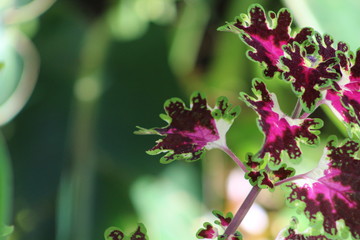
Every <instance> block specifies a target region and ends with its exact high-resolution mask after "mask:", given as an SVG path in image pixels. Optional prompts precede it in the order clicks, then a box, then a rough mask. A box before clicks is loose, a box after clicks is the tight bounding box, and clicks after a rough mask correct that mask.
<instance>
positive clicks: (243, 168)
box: [221, 147, 248, 172]
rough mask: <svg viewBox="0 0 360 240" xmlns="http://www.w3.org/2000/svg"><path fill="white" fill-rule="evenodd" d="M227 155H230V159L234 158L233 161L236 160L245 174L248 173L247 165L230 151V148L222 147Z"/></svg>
mask: <svg viewBox="0 0 360 240" xmlns="http://www.w3.org/2000/svg"><path fill="white" fill-rule="evenodd" d="M221 149H222V150H223V151H224V152H225V153H226V154H227V155H229V157H231V158H232V160H234V162H235V163H236V164H237V165H238V166H239V167H240V168H241V169H242V170H243V171H244V172H248V170H247V169H246V167H245V165H244V164H243V163H242V162H241V160H240V159H239V158H238V157H237V156H236V155H235V154H234V153H233V152H232V151H231V150H230V148H228V147H222V148H221Z"/></svg>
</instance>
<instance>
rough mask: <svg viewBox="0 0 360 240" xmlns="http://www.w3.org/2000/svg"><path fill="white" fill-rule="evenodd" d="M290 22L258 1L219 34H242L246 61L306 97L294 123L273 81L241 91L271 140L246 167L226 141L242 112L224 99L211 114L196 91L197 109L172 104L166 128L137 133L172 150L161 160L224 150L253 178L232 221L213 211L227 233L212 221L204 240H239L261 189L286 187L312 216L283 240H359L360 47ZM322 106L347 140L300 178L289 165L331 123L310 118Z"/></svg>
mask: <svg viewBox="0 0 360 240" xmlns="http://www.w3.org/2000/svg"><path fill="white" fill-rule="evenodd" d="M291 23H292V16H291V14H290V12H289V11H288V10H287V9H281V10H280V11H279V12H278V13H277V14H276V13H274V12H269V13H268V14H266V13H265V11H264V9H263V7H262V6H260V5H257V4H255V5H252V6H251V7H250V8H249V11H248V14H241V15H240V16H239V17H237V18H236V19H235V21H233V22H230V23H227V24H226V25H225V26H223V27H220V28H219V30H220V31H226V32H232V33H235V34H238V35H239V36H240V39H241V40H242V41H243V42H244V43H245V44H247V45H248V46H250V47H251V50H250V51H248V57H249V58H250V59H251V60H253V61H255V62H258V63H260V66H261V67H262V68H263V73H264V75H265V77H266V79H267V80H268V81H270V80H271V81H277V79H279V78H280V79H281V80H279V81H284V82H286V83H288V85H289V87H290V88H291V89H292V90H293V92H294V95H295V96H296V97H297V98H298V102H297V104H296V106H295V107H294V111H293V113H292V114H291V116H288V115H286V114H285V113H284V112H282V111H281V110H280V107H279V104H278V102H277V98H276V94H275V93H271V92H269V90H268V89H267V86H266V83H265V81H262V80H260V79H255V80H253V88H252V90H253V93H254V95H255V97H252V96H250V95H249V94H247V93H245V92H241V93H240V100H242V101H243V102H245V103H246V105H248V106H249V107H250V108H252V109H253V110H254V111H255V112H256V113H257V114H258V116H259V119H258V125H259V128H260V129H261V131H262V132H263V134H264V142H263V144H262V147H261V148H260V149H259V151H258V152H257V153H255V154H248V155H247V156H246V160H245V161H241V160H239V159H238V158H237V157H236V156H235V154H233V153H232V152H231V150H230V149H229V148H228V146H227V144H226V139H225V135H226V133H227V131H228V130H229V128H230V126H231V124H232V123H233V121H234V119H235V118H236V117H237V116H238V115H239V108H238V107H235V108H232V107H231V105H230V104H228V101H227V99H226V98H224V97H221V98H219V99H218V101H217V104H216V106H215V107H214V108H212V107H210V106H208V104H207V100H206V98H205V96H204V95H203V94H201V93H198V92H196V93H194V94H193V96H192V97H191V106H190V108H186V107H185V105H184V103H183V102H182V101H181V100H180V99H177V98H173V99H170V100H168V101H167V102H166V103H165V106H164V108H165V112H166V114H163V115H161V118H162V119H163V120H165V121H166V122H167V123H168V126H166V127H163V128H152V129H144V128H139V130H138V131H137V132H136V133H138V134H157V135H160V136H162V137H163V138H162V139H160V140H158V141H157V142H156V145H155V147H153V148H152V149H150V150H149V151H148V153H149V154H159V153H163V152H165V153H166V154H165V156H164V157H162V158H161V160H160V161H161V162H162V163H169V162H172V161H174V160H186V161H195V160H198V159H202V158H203V157H204V152H205V150H209V149H212V148H218V149H221V150H223V151H224V152H225V153H227V154H228V155H229V156H231V157H232V158H233V160H234V161H235V162H236V163H237V164H238V165H239V167H240V168H241V169H243V170H244V171H245V177H246V178H247V179H248V180H249V181H250V183H251V184H252V185H253V186H254V187H253V189H252V191H251V192H250V194H249V195H248V198H247V199H246V200H245V202H244V203H243V205H242V206H241V208H240V209H239V211H238V212H237V213H236V214H235V216H234V217H233V216H232V214H230V215H226V216H224V215H223V214H222V213H221V212H218V211H214V215H215V216H216V217H217V218H218V219H219V221H217V222H215V223H216V224H217V225H219V226H220V227H221V228H224V229H225V232H224V233H223V234H220V233H219V230H218V228H216V227H214V226H213V225H212V224H210V223H209V222H206V223H204V225H203V226H204V227H203V228H201V229H200V230H199V231H198V232H197V238H198V239H216V238H217V239H241V238H242V237H241V234H240V233H238V232H235V231H236V229H237V227H238V226H239V224H240V223H241V221H242V218H243V217H244V216H245V215H246V213H247V211H248V210H249V208H250V206H251V205H252V203H253V202H254V200H255V198H256V196H257V194H258V193H259V192H260V191H261V189H269V190H273V189H274V188H275V187H276V186H280V185H282V186H283V187H284V188H285V189H287V201H288V203H289V205H290V206H295V207H296V208H298V209H301V210H302V212H303V214H304V215H305V216H306V218H308V219H309V226H308V229H309V230H308V231H307V232H306V233H305V232H300V230H299V229H298V227H297V224H294V223H293V224H292V225H291V226H289V227H288V228H287V229H285V230H283V232H282V233H281V234H279V236H278V239H336V238H344V237H345V238H346V237H348V236H350V237H351V238H352V239H360V228H359V226H360V222H359V219H360V212H359V205H360V202H359V196H360V195H359V191H360V189H359V183H360V179H359V177H358V176H359V175H360V172H359V170H360V168H359V164H360V159H358V158H357V153H358V151H359V142H358V141H357V140H356V139H354V138H358V137H359V136H360V131H359V129H360V128H359V126H360V115H359V112H360V96H359V93H360V50H358V51H357V52H356V53H353V52H351V51H350V50H349V48H348V46H347V44H345V43H343V42H338V43H336V44H335V41H334V40H333V39H332V38H331V37H330V36H329V35H326V34H325V35H323V36H322V35H321V34H319V33H318V32H316V31H315V30H313V29H311V28H302V29H300V30H298V31H295V30H292V29H291V27H290V26H291ZM321 105H328V106H329V107H330V109H331V110H332V111H333V114H334V115H335V116H336V117H338V118H339V119H340V120H341V121H342V122H343V123H344V125H345V126H346V127H347V129H348V133H349V136H348V137H349V138H347V139H345V140H344V142H343V143H341V144H338V141H337V138H336V137H335V136H333V137H330V138H329V139H328V141H327V145H326V147H325V150H324V154H323V156H322V158H321V159H320V161H319V164H318V166H317V167H316V168H315V169H313V170H311V171H309V172H307V173H305V174H297V173H296V169H294V168H290V167H288V166H287V164H288V163H289V161H292V162H295V163H299V162H300V161H301V157H302V151H301V145H300V143H305V144H308V145H312V146H317V145H318V143H319V141H320V137H319V136H320V131H319V129H320V128H321V127H322V126H323V121H322V120H321V119H316V118H309V116H310V115H311V114H313V113H314V112H315V110H317V109H318V107H319V106H321ZM325 124H326V122H325ZM314 161H316V159H314Z"/></svg>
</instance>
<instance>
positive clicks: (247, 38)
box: [218, 4, 313, 77]
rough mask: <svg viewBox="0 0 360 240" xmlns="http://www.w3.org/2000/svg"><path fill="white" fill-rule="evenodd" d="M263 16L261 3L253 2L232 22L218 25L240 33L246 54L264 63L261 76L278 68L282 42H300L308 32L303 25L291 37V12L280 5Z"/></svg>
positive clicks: (281, 54) (268, 75) (306, 37)
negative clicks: (247, 49)
mask: <svg viewBox="0 0 360 240" xmlns="http://www.w3.org/2000/svg"><path fill="white" fill-rule="evenodd" d="M269 17H270V21H269V20H268V19H267V17H266V14H265V11H264V9H263V8H262V6H260V5H258V4H255V5H252V6H251V7H250V8H249V13H248V15H244V14H242V15H240V17H238V18H236V19H235V22H231V23H228V24H226V25H225V26H223V27H220V28H219V29H218V30H220V31H229V32H233V33H236V34H240V36H241V39H242V40H243V41H244V42H245V43H246V44H247V45H249V46H250V47H252V48H253V49H254V51H249V52H248V56H249V57H250V58H251V59H252V60H254V61H256V62H259V63H262V64H264V65H265V66H266V69H265V71H264V74H265V76H267V77H273V76H274V74H275V72H282V71H281V70H280V68H279V66H278V65H279V59H280V57H281V56H283V55H284V51H283V46H284V45H287V44H289V43H292V42H298V43H303V42H304V41H306V40H307V39H308V37H309V36H311V35H312V32H313V31H312V29H310V28H303V29H302V30H301V31H300V32H299V33H298V34H297V35H296V36H295V37H293V36H292V35H291V34H290V32H291V29H290V25H291V23H292V16H291V14H290V12H289V11H288V10H287V9H281V10H280V11H279V12H278V14H277V15H276V14H275V13H274V12H269Z"/></svg>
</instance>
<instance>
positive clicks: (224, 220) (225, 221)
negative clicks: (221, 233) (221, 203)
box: [212, 210, 233, 228]
mask: <svg viewBox="0 0 360 240" xmlns="http://www.w3.org/2000/svg"><path fill="white" fill-rule="evenodd" d="M212 213H213V215H214V216H215V217H217V218H218V219H219V220H216V221H215V224H218V225H220V226H222V227H224V228H226V227H228V226H229V224H230V222H231V220H232V219H233V215H232V213H231V212H229V213H227V214H226V216H224V214H223V213H222V212H221V211H216V210H214V211H213V212H212Z"/></svg>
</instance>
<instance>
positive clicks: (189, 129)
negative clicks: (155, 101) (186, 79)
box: [135, 92, 240, 163]
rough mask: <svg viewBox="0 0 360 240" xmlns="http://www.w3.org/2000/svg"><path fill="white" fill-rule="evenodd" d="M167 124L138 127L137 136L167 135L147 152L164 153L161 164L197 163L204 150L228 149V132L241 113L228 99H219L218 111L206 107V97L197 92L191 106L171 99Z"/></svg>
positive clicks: (166, 116)
mask: <svg viewBox="0 0 360 240" xmlns="http://www.w3.org/2000/svg"><path fill="white" fill-rule="evenodd" d="M164 108H165V111H166V113H167V114H166V115H165V114H163V115H161V117H162V118H163V119H164V120H165V121H166V122H168V126H166V127H163V128H153V129H144V128H139V130H138V131H136V132H135V133H137V134H158V135H161V136H164V138H163V139H160V140H158V141H157V144H156V145H155V146H154V147H153V148H152V149H150V150H149V151H147V153H149V154H152V155H155V154H159V153H162V152H165V153H166V155H165V156H163V157H162V158H161V160H160V161H161V162H162V163H169V162H172V161H174V160H186V161H195V160H198V159H200V158H201V157H202V155H203V154H204V152H205V149H211V148H226V138H225V135H226V132H227V131H228V130H229V128H230V126H231V124H232V123H233V121H234V119H235V118H236V117H237V116H238V114H239V112H240V108H239V107H234V108H231V105H230V104H229V103H228V100H227V98H225V97H220V98H218V100H217V103H216V106H215V108H210V107H209V106H208V105H207V101H206V98H205V97H204V95H202V94H200V93H198V92H196V93H194V94H193V95H192V97H191V107H190V108H187V107H185V104H184V102H183V101H181V100H180V99H178V98H172V99H170V100H168V101H166V103H165V106H164Z"/></svg>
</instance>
